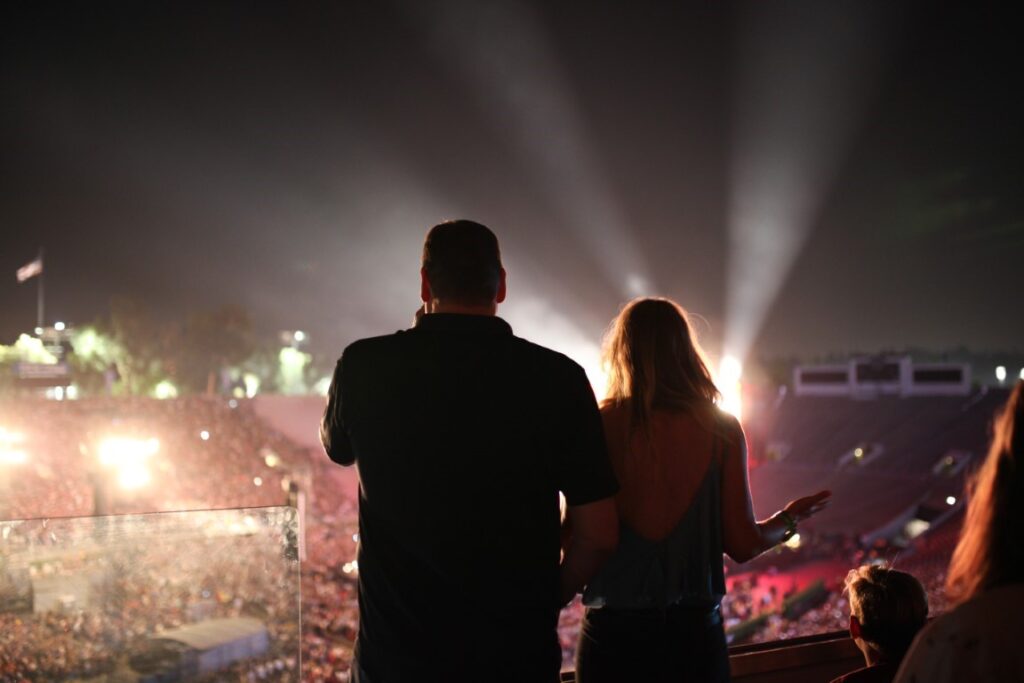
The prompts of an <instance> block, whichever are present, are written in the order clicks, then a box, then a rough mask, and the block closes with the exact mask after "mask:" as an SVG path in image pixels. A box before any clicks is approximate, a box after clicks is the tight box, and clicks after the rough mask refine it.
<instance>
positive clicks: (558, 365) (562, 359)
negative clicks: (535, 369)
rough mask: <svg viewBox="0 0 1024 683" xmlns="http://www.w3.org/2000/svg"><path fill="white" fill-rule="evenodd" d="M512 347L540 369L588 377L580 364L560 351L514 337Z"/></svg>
mask: <svg viewBox="0 0 1024 683" xmlns="http://www.w3.org/2000/svg"><path fill="white" fill-rule="evenodd" d="M512 345H513V348H514V350H515V352H516V353H517V354H520V355H521V356H522V357H523V358H524V359H527V360H528V361H530V362H531V363H535V364H538V365H539V366H540V367H544V368H546V369H549V370H554V371H560V372H563V373H565V374H566V375H583V376H585V375H586V372H585V371H584V370H583V367H582V366H581V365H580V364H579V363H577V362H576V361H574V360H573V359H572V358H569V356H567V355H565V354H564V353H561V352H560V351H555V350H554V349H549V348H548V347H546V346H541V345H540V344H537V343H535V342H532V341H530V340H528V339H523V338H522V337H516V336H513V337H512Z"/></svg>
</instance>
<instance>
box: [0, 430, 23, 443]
mask: <svg viewBox="0 0 1024 683" xmlns="http://www.w3.org/2000/svg"><path fill="white" fill-rule="evenodd" d="M24 440H25V435H24V434H22V433H21V432H12V431H10V430H8V429H6V428H5V427H0V444H7V445H9V444H12V443H21V442H22V441H24Z"/></svg>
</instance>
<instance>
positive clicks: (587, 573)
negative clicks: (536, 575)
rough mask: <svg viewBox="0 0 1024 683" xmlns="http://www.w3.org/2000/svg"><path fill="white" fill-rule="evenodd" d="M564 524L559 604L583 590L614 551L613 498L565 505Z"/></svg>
mask: <svg viewBox="0 0 1024 683" xmlns="http://www.w3.org/2000/svg"><path fill="white" fill-rule="evenodd" d="M565 523H566V526H567V527H568V534H569V537H568V542H567V544H566V548H565V555H564V556H563V557H562V604H563V605H565V604H568V603H569V601H570V600H572V599H573V597H574V596H575V595H576V594H577V593H579V592H580V591H581V590H583V587H584V586H586V585H587V582H589V581H590V579H592V578H593V577H594V575H595V574H597V572H598V570H599V569H600V568H601V567H602V566H603V565H604V563H605V562H606V561H607V560H608V558H609V557H611V555H612V553H614V552H615V548H616V546H617V545H618V543H619V516H618V513H617V512H616V510H615V499H614V498H602V499H601V500H595V501H594V502H592V503H585V504H583V505H571V506H569V508H568V510H567V512H566V517H565Z"/></svg>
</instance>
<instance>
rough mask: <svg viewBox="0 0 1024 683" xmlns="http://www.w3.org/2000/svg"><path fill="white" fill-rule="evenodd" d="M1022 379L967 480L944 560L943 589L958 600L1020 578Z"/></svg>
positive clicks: (1023, 548) (1023, 570)
mask: <svg viewBox="0 0 1024 683" xmlns="http://www.w3.org/2000/svg"><path fill="white" fill-rule="evenodd" d="M1022 467H1024V380H1022V381H1020V382H1017V386H1016V387H1014V389H1013V392H1011V393H1010V399H1009V400H1008V401H1007V402H1006V405H1005V406H1004V407H1003V409H1002V411H1001V412H1000V413H999V416H998V417H996V421H995V424H994V428H993V434H992V445H991V447H990V448H989V451H988V455H987V456H986V457H985V462H984V463H982V465H981V467H979V468H978V471H977V473H976V474H975V475H974V477H973V478H972V479H971V482H970V484H969V485H968V488H967V491H968V494H967V495H968V498H969V502H968V503H967V515H966V516H965V518H964V524H963V527H962V528H961V529H960V540H959V541H958V542H957V545H956V550H954V551H953V559H952V560H951V561H950V563H949V575H948V577H947V579H946V593H947V594H948V595H949V597H950V598H951V599H952V600H953V601H954V602H958V603H959V602H964V601H966V600H969V599H971V598H972V597H974V596H975V595H977V594H979V593H981V592H983V591H985V590H987V589H989V588H995V587H996V586H1002V585H1006V584H1012V583H1024V543H1022V542H1021V539H1022V538H1024V476H1022V474H1024V473H1022V472H1021V468H1022Z"/></svg>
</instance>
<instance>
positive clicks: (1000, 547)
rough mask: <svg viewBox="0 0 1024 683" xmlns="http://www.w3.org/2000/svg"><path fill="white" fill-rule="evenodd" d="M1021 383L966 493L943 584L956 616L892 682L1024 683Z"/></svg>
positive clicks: (924, 640) (932, 631) (946, 619)
mask: <svg viewBox="0 0 1024 683" xmlns="http://www.w3.org/2000/svg"><path fill="white" fill-rule="evenodd" d="M1022 468H1024V381H1021V382H1017V386H1015V387H1014V389H1013V391H1012V392H1011V393H1010V398H1009V400H1008V401H1007V402H1006V406H1005V407H1004V408H1003V410H1002V412H1001V413H1000V414H999V416H998V417H997V418H996V421H995V426H994V429H993V436H992V445H991V447H990V448H989V452H988V456H987V457H986V458H985V461H984V462H983V463H982V465H981V467H979V468H978V471H977V473H976V474H975V475H974V477H973V478H972V480H971V483H970V484H969V486H968V497H969V502H968V504H967V516H966V518H965V519H964V525H963V528H962V529H961V530H960V540H959V541H958V542H957V545H956V550H954V551H953V558H952V560H950V563H949V574H948V576H947V577H946V594H947V595H948V597H949V598H950V599H951V600H952V601H953V604H954V605H955V607H954V609H952V610H951V611H949V612H947V613H946V614H944V615H942V616H941V617H939V618H937V619H936V620H935V621H933V622H932V623H931V624H929V625H928V626H927V627H926V628H925V629H924V630H923V631H921V633H920V634H919V635H918V637H917V640H915V641H914V645H913V647H911V649H910V652H908V653H907V656H906V657H905V658H904V660H903V665H902V666H901V667H900V671H899V674H898V675H897V676H896V680H897V681H899V682H900V683H923V682H924V681H929V682H931V681H936V682H938V683H943V682H945V681H971V682H972V683H980V682H982V681H1006V682H1010V683H1012V682H1013V681H1024V647H1022V644H1021V634H1022V633H1024V472H1022Z"/></svg>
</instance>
